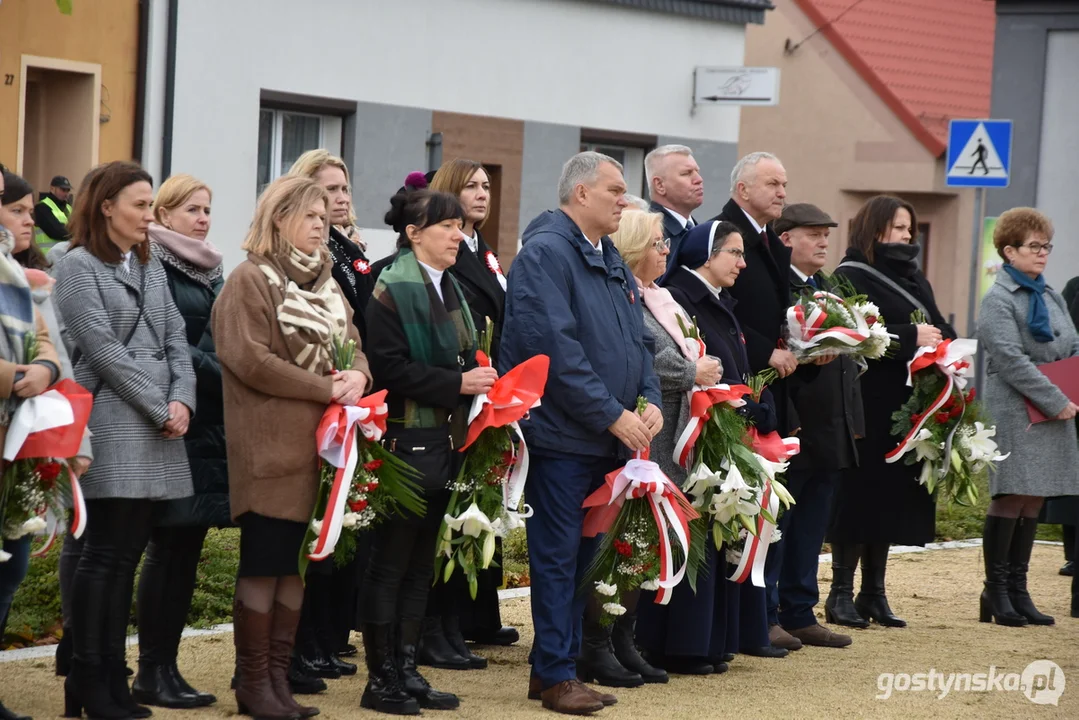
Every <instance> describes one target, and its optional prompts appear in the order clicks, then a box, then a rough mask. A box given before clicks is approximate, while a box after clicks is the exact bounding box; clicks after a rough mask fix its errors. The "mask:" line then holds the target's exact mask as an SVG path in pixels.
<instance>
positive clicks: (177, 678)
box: [165, 662, 217, 707]
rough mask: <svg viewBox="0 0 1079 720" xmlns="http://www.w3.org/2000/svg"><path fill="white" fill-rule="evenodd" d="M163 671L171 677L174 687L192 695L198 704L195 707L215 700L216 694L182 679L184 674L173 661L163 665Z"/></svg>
mask: <svg viewBox="0 0 1079 720" xmlns="http://www.w3.org/2000/svg"><path fill="white" fill-rule="evenodd" d="M165 671H166V672H167V673H168V674H169V677H171V678H172V681H173V682H174V683H176V687H178V688H180V690H182V691H183V692H185V693H188V694H190V695H194V696H195V699H196V700H198V702H199V704H198V705H197V706H196V707H207V706H209V705H213V704H214V703H215V702H217V696H216V695H213V694H211V693H207V692H201V691H199V690H196V689H195V688H193V687H191V685H190V684H189V683H188V682H187V680H184V676H183V675H181V674H180V668H179V667H178V666H177V665H176V663H175V662H173V663H170V664H168V665H166V666H165Z"/></svg>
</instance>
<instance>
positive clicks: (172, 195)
mask: <svg viewBox="0 0 1079 720" xmlns="http://www.w3.org/2000/svg"><path fill="white" fill-rule="evenodd" d="M199 190H205V191H206V194H207V195H209V196H210V201H211V202H212V201H213V199H214V191H213V190H211V189H210V186H209V185H207V184H206V183H204V182H203V181H202V180H199V179H198V178H195V177H192V176H191V175H188V174H186V173H181V174H179V175H173V176H171V177H170V178H169V179H168V180H166V181H165V182H163V183H161V187H159V188H158V189H157V197H155V198H154V220H155V221H156V222H157V224H158V225H164V224H165V223H164V217H163V213H165V212H171V211H173V210H175V209H176V208H178V207H180V206H181V205H183V204H184V203H186V202H187V201H188V200H190V199H191V196H192V195H194V194H195V193H197V192H198V191H199Z"/></svg>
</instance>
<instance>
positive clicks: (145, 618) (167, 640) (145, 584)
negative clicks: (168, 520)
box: [137, 526, 209, 665]
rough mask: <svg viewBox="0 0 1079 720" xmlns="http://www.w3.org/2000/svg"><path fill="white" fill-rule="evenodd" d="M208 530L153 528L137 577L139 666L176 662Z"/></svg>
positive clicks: (198, 527)
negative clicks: (141, 664) (140, 571)
mask: <svg viewBox="0 0 1079 720" xmlns="http://www.w3.org/2000/svg"><path fill="white" fill-rule="evenodd" d="M208 530H209V528H207V527H205V526H190V527H156V528H154V529H153V530H152V531H151V533H150V544H149V546H148V547H147V548H146V558H145V559H144V560H143V563H142V574H141V575H140V576H139V591H138V600H137V608H138V623H139V662H140V663H147V664H154V665H171V664H175V662H176V654H177V652H178V650H179V648H180V635H181V634H182V633H183V631H184V625H185V623H186V622H187V613H188V611H189V610H190V609H191V598H192V597H193V596H194V594H195V581H196V579H197V574H198V568H199V558H200V557H201V556H202V543H203V541H204V540H205V539H206V533H207V531H208Z"/></svg>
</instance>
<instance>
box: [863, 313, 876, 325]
mask: <svg viewBox="0 0 1079 720" xmlns="http://www.w3.org/2000/svg"><path fill="white" fill-rule="evenodd" d="M865 324H866V325H876V324H877V316H876V315H866V316H865Z"/></svg>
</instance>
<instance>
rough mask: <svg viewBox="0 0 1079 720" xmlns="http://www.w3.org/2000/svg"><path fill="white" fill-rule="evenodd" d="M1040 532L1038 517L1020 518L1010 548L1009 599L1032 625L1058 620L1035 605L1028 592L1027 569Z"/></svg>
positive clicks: (1049, 623) (1046, 623)
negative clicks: (1036, 537) (1036, 536)
mask: <svg viewBox="0 0 1079 720" xmlns="http://www.w3.org/2000/svg"><path fill="white" fill-rule="evenodd" d="M1037 532H1038V519H1037V518H1023V517H1021V518H1019V521H1018V522H1017V523H1016V526H1015V532H1014V533H1013V534H1012V543H1011V547H1010V548H1009V549H1008V599H1009V600H1011V601H1012V607H1013V608H1015V611H1016V612H1017V613H1019V614H1020V615H1022V616H1023V617H1025V618H1026V619H1027V620H1028V621H1030V624H1031V625H1052V624H1054V623H1055V622H1056V620H1054V619H1053V616H1052V615H1046V614H1045V613H1043V612H1041V611H1039V610H1038V608H1036V607H1034V601H1033V600H1031V598H1030V593H1029V592H1027V570H1028V569H1029V568H1030V553H1031V551H1032V550H1033V549H1034V536H1035V534H1037Z"/></svg>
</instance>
